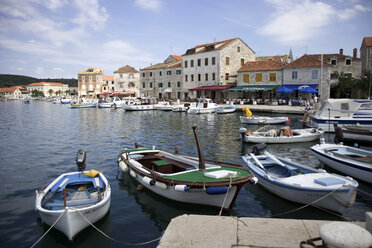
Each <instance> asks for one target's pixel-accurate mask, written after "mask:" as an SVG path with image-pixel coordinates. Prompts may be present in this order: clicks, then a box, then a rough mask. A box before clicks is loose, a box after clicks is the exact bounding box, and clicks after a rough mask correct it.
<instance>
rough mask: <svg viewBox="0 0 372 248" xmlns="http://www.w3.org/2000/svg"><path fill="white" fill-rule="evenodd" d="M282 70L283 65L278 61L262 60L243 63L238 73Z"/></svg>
mask: <svg viewBox="0 0 372 248" xmlns="http://www.w3.org/2000/svg"><path fill="white" fill-rule="evenodd" d="M281 69H283V63H282V61H281V60H279V59H275V60H263V61H249V62H247V63H245V64H244V65H243V66H242V67H241V68H240V69H239V70H238V72H244V71H278V70H281Z"/></svg>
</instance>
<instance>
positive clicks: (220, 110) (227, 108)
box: [216, 106, 236, 114]
mask: <svg viewBox="0 0 372 248" xmlns="http://www.w3.org/2000/svg"><path fill="white" fill-rule="evenodd" d="M235 110H236V106H220V107H218V108H216V112H217V114H228V113H234V112H235Z"/></svg>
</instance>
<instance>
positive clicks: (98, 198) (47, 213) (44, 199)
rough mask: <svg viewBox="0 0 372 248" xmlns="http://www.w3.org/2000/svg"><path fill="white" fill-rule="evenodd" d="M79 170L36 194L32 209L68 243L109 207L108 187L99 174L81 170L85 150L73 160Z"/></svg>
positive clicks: (66, 174)
mask: <svg viewBox="0 0 372 248" xmlns="http://www.w3.org/2000/svg"><path fill="white" fill-rule="evenodd" d="M76 163H77V165H78V169H79V171H77V172H69V173H64V174H62V175H60V176H59V177H58V178H56V179H55V180H54V181H53V182H52V183H51V184H49V186H48V187H47V188H46V189H45V190H43V189H42V190H40V191H38V190H37V191H36V200H35V209H36V211H37V212H38V213H39V215H40V217H41V219H42V221H43V222H45V223H46V224H48V225H49V226H52V225H53V224H54V228H56V229H57V230H59V231H61V232H62V233H64V234H65V235H66V236H67V237H68V239H69V240H73V238H74V237H75V236H76V235H77V234H78V233H79V232H80V231H82V230H83V229H85V228H86V227H88V226H89V223H88V222H87V220H88V221H89V222H90V223H95V222H97V221H98V220H100V219H101V218H102V217H103V216H105V215H106V213H107V212H108V210H109V208H110V202H111V188H110V184H109V183H108V181H107V179H106V177H105V176H104V175H103V174H102V173H100V172H98V171H94V170H91V171H89V172H88V171H84V169H85V151H84V150H79V151H78V155H77V158H76Z"/></svg>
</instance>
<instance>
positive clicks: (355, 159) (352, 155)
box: [311, 144, 372, 183]
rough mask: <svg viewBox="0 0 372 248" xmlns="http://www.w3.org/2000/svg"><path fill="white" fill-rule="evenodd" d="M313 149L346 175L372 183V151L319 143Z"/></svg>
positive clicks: (320, 158) (329, 164) (332, 166)
mask: <svg viewBox="0 0 372 248" xmlns="http://www.w3.org/2000/svg"><path fill="white" fill-rule="evenodd" d="M311 151H312V152H313V154H314V155H315V157H317V158H318V159H319V160H320V161H321V162H322V163H324V164H326V165H328V166H329V167H331V168H332V169H335V170H337V171H340V172H342V173H344V174H346V175H349V176H352V177H354V178H357V179H360V180H363V181H365V182H368V183H372V152H371V151H367V150H364V149H360V148H356V147H350V146H345V145H336V144H317V145H314V146H312V147H311Z"/></svg>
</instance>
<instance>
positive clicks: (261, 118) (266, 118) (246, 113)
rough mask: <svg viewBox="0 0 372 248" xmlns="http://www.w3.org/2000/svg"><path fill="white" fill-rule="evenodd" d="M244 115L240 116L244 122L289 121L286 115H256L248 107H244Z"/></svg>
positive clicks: (268, 122) (271, 122) (270, 122)
mask: <svg viewBox="0 0 372 248" xmlns="http://www.w3.org/2000/svg"><path fill="white" fill-rule="evenodd" d="M242 110H243V116H239V118H240V122H241V123H244V124H256V125H257V124H281V123H285V122H286V121H288V117H286V116H282V117H280V116H278V117H269V116H255V115H252V112H251V111H250V110H249V108H248V107H244V108H243V109H242Z"/></svg>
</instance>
